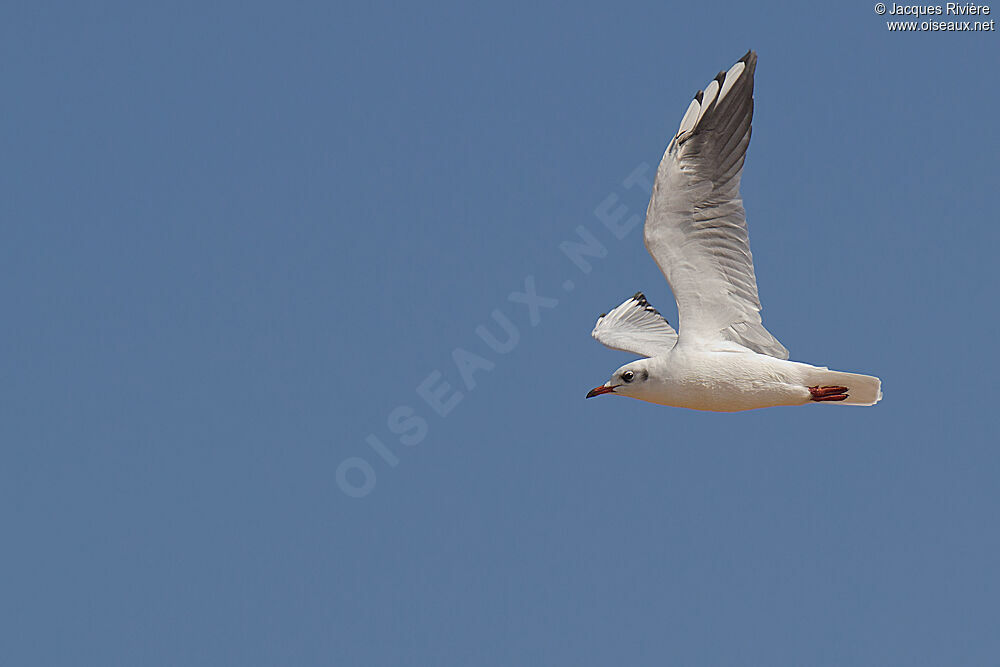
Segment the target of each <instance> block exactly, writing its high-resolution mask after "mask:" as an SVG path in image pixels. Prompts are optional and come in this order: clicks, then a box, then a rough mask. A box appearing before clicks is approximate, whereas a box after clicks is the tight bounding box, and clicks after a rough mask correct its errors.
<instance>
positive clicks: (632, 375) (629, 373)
mask: <svg viewBox="0 0 1000 667" xmlns="http://www.w3.org/2000/svg"><path fill="white" fill-rule="evenodd" d="M634 378H635V373H633V372H632V371H625V372H624V373H622V379H623V380H625V381H626V382H631V381H632V380H633V379H634Z"/></svg>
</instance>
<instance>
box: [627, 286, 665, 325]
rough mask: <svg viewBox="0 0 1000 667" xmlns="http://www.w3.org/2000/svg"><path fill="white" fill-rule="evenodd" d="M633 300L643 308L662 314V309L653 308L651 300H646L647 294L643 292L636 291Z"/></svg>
mask: <svg viewBox="0 0 1000 667" xmlns="http://www.w3.org/2000/svg"><path fill="white" fill-rule="evenodd" d="M632 300H633V301H635V302H636V305H638V306H639V307H640V308H642V309H643V310H646V311H649V312H651V313H655V314H656V315H659V314H660V311H658V310H657V309H656V308H653V306H652V305H651V304H650V303H649V301H647V300H646V295H645V294H643V293H642V292H636V293H635V294H633V295H632ZM661 317H662V316H661ZM664 319H666V318H664Z"/></svg>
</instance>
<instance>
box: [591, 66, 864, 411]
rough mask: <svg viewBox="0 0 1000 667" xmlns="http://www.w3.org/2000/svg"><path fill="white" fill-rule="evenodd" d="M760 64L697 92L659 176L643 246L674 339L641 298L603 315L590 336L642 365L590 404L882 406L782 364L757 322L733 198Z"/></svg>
mask: <svg viewBox="0 0 1000 667" xmlns="http://www.w3.org/2000/svg"><path fill="white" fill-rule="evenodd" d="M756 66H757V54H756V53H755V52H753V51H748V52H747V54H746V55H745V56H743V57H742V58H740V59H739V61H738V62H737V63H736V64H735V65H733V66H732V67H731V68H730V69H729V71H728V72H719V74H718V76H716V77H715V79H714V80H713V81H711V82H710V83H709V84H708V85H707V86H706V87H705V89H704V90H699V91H698V92H697V94H696V95H695V97H694V99H693V100H692V101H691V104H690V106H688V110H687V113H685V114H684V117H683V119H682V120H681V124H680V128H679V129H678V130H677V134H675V135H674V137H673V138H672V139H671V140H670V144H669V145H668V146H667V150H666V152H665V153H664V155H663V160H662V161H661V162H660V166H659V168H658V169H657V172H656V182H655V183H654V185H653V193H652V196H651V197H650V200H649V208H648V209H647V210H646V225H645V233H644V238H645V244H646V249H647V250H648V251H649V254H650V255H652V256H653V259H654V260H655V261H656V263H657V265H659V267H660V270H661V271H662V272H663V275H664V277H665V278H666V279H667V282H668V283H669V284H670V289H671V290H672V291H673V293H674V298H675V299H676V301H677V313H678V318H679V320H680V322H679V328H680V332H679V333H678V332H677V331H675V330H674V328H673V327H671V326H670V323H669V322H667V320H666V319H665V318H664V317H663V316H662V315H660V313H659V312H657V310H656V309H655V308H653V306H651V305H650V304H649V302H648V301H647V300H646V297H645V296H643V294H642V293H641V292H640V293H637V294H636V295H635V296H633V297H631V298H630V299H627V300H626V301H625V302H624V303H622V304H621V305H620V306H618V307H617V308H615V309H614V310H612V311H611V312H609V313H606V314H604V315H601V316H600V317H599V318H598V320H597V324H596V326H595V327H594V330H593V332H592V334H591V335H592V336H593V337H594V338H596V339H597V340H598V341H599V342H600V343H602V344H604V345H605V346H607V347H610V348H612V349H614V350H621V351H624V352H630V353H632V354H635V355H638V356H641V357H644V358H643V359H640V360H638V361H633V362H632V363H628V364H625V365H624V366H622V367H621V368H619V369H618V370H616V371H615V372H614V373H613V374H612V375H611V379H610V380H608V381H607V382H605V383H604V384H603V385H601V386H600V387H597V388H595V389H593V390H591V392H590V393H589V394H587V398H591V397H593V396H599V395H602V394H616V395H620V396H629V397H631V398H636V399H639V400H641V401H647V402H649V403H657V404H660V405H670V406H674V407H681V408H691V409H694V410H711V411H715V412H737V411H740V410H753V409H756V408H766V407H772V406H778V405H807V404H810V403H828V404H833V405H874V404H875V403H877V402H878V401H879V399H881V398H882V391H881V382H880V381H879V379H878V378H877V377H872V376H869V375H857V374H854V373H842V372H839V371H833V370H830V369H828V368H825V367H821V366H811V365H809V364H804V363H799V362H795V361H789V360H788V350H786V349H785V347H784V346H783V345H782V344H781V343H779V342H778V340H777V339H776V338H775V337H774V336H772V335H771V334H770V333H769V332H768V331H767V329H765V328H764V325H763V324H762V323H761V319H760V300H759V298H758V296H757V278H756V276H755V275H754V269H753V257H752V255H751V254H750V241H749V237H748V236H747V223H746V214H745V212H744V210H743V201H742V199H741V198H740V176H741V174H742V172H743V160H744V158H745V156H746V150H747V146H748V145H749V143H750V125H751V120H752V118H753V76H754V70H755V69H756Z"/></svg>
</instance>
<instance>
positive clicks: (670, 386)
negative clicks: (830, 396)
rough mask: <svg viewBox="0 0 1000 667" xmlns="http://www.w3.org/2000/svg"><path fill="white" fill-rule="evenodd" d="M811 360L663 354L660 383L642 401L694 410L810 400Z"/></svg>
mask: <svg viewBox="0 0 1000 667" xmlns="http://www.w3.org/2000/svg"><path fill="white" fill-rule="evenodd" d="M809 368H812V367H811V366H809V365H808V364H799V363H796V362H793V361H784V360H781V359H775V358H773V357H767V356H764V355H761V354H756V353H753V352H701V351H699V352H696V353H690V352H682V353H679V354H671V355H669V356H668V357H665V358H664V365H663V374H662V375H661V374H660V373H657V374H656V375H658V376H660V377H662V381H661V382H657V383H654V384H653V385H652V386H650V387H649V391H648V392H644V395H642V396H636V398H639V399H640V400H644V401H649V402H650V403H658V404H660V405H671V406H674V407H678V408H691V409H693V410H711V411H714V412H737V411H740V410H754V409H756V408H768V407H773V406H778V405H804V404H806V403H808V402H809V400H810V397H811V395H810V393H809V389H808V388H807V387H806V385H805V384H803V382H802V377H803V375H804V374H805V369H809Z"/></svg>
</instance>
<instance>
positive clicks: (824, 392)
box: [809, 387, 847, 403]
mask: <svg viewBox="0 0 1000 667" xmlns="http://www.w3.org/2000/svg"><path fill="white" fill-rule="evenodd" d="M809 393H810V394H812V400H814V401H816V402H817V403H818V402H821V401H843V400H844V399H846V398H847V387H809Z"/></svg>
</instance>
